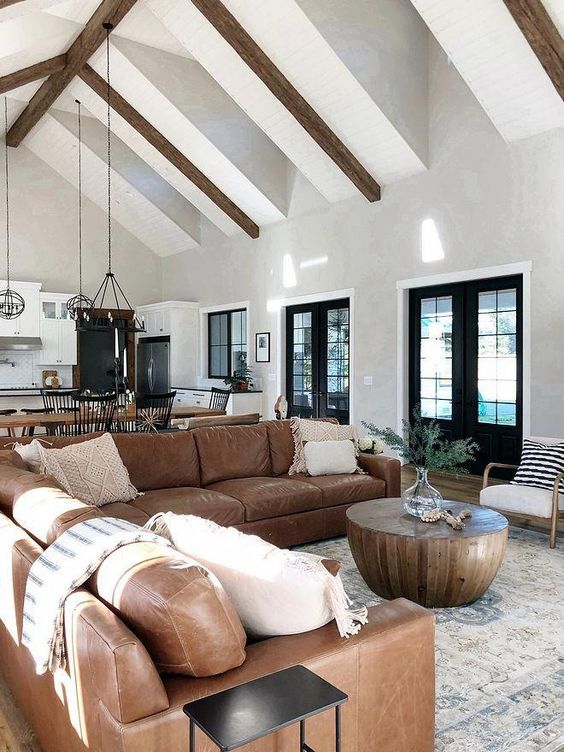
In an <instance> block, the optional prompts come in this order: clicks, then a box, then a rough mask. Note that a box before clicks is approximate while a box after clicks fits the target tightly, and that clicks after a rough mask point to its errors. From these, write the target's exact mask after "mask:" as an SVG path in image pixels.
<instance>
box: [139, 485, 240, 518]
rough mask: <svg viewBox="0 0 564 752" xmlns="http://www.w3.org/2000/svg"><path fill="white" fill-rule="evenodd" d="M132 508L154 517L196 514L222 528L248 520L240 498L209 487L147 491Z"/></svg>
mask: <svg viewBox="0 0 564 752" xmlns="http://www.w3.org/2000/svg"><path fill="white" fill-rule="evenodd" d="M128 506H130V507H135V508H136V510H137V511H138V512H143V513H144V514H146V515H148V517H152V516H153V515H154V514H157V512H174V513H175V514H195V515H196V516H197V517H206V518H207V519H209V520H213V522H217V524H218V525H239V524H240V523H241V522H244V520H245V512H244V509H243V507H242V505H241V503H240V502H239V501H237V499H234V498H232V497H231V496H226V495H225V494H223V493H218V492H217V491H212V490H210V489H209V488H163V489H160V490H159V491H147V493H145V495H144V496H138V497H137V498H136V499H135V501H132V502H131V503H130V504H129V505H128Z"/></svg>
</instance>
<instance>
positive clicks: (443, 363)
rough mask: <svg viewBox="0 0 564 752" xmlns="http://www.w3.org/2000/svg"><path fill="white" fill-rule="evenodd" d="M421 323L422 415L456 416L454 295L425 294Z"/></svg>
mask: <svg viewBox="0 0 564 752" xmlns="http://www.w3.org/2000/svg"><path fill="white" fill-rule="evenodd" d="M420 324H421V339H420V363H419V365H420V371H421V384H420V402H421V415H422V416H423V417H424V418H439V419H441V420H452V295H443V296H441V297H434V298H424V299H423V300H422V301H421V309H420Z"/></svg>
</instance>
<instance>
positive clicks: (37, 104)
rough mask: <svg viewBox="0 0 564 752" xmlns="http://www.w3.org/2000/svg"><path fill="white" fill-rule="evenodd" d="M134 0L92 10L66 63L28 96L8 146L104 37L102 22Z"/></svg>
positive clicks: (109, 1) (118, 16) (105, 0)
mask: <svg viewBox="0 0 564 752" xmlns="http://www.w3.org/2000/svg"><path fill="white" fill-rule="evenodd" d="M135 2H136V0H102V2H101V3H100V5H99V6H98V7H97V8H96V10H95V11H94V14H93V15H92V17H91V18H90V20H89V21H88V23H87V24H86V26H85V27H84V29H83V30H82V32H81V33H80V34H79V36H78V37H77V38H76V39H75V41H74V42H73V43H72V44H71V46H70V47H69V49H68V51H67V53H66V57H67V64H66V66H65V67H64V68H63V69H62V70H60V71H58V72H57V73H53V74H52V75H51V76H49V78H48V79H47V80H46V81H44V82H43V84H42V85H41V86H40V87H39V89H38V90H37V92H36V93H35V94H34V95H33V97H32V98H31V100H30V102H29V104H28V105H27V107H26V108H25V110H24V111H23V112H22V114H21V115H20V116H19V118H18V119H17V120H16V122H15V123H14V124H13V125H12V127H11V128H10V130H9V131H8V136H7V139H6V140H7V142H8V145H9V146H19V145H20V144H21V142H22V140H23V139H24V138H25V136H26V135H27V134H28V133H29V131H30V130H31V129H32V128H33V126H34V125H36V124H37V123H38V122H39V121H40V120H41V118H42V117H43V115H44V114H45V113H46V112H47V110H48V109H49V107H51V105H52V104H53V103H54V102H55V100H56V99H57V97H58V96H59V95H60V94H62V92H63V91H64V89H65V88H66V87H67V86H68V84H69V83H70V82H71V81H72V79H73V78H74V77H75V76H76V75H77V74H78V73H79V72H80V71H81V69H82V68H83V67H84V65H85V64H86V63H87V61H88V60H89V58H90V57H91V56H92V55H93V54H94V52H95V51H96V50H97V49H98V47H100V45H101V44H102V43H103V42H104V40H105V38H106V31H105V29H104V28H103V27H102V24H104V23H106V22H109V23H112V24H113V25H114V26H117V24H118V23H119V22H120V21H121V20H122V18H123V17H124V16H125V15H126V13H127V12H128V11H129V10H130V9H131V8H132V7H133V6H134V5H135Z"/></svg>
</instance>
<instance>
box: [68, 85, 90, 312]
mask: <svg viewBox="0 0 564 752" xmlns="http://www.w3.org/2000/svg"><path fill="white" fill-rule="evenodd" d="M75 101H76V105H77V125H78V294H77V295H73V296H72V298H69V299H68V300H67V310H68V312H69V316H70V318H71V319H74V320H75V321H76V320H77V319H78V318H79V316H81V315H82V316H85V315H86V311H87V310H88V309H89V308H91V307H92V301H91V300H90V298H89V297H88V296H87V295H84V293H83V292H82V119H81V113H80V102H79V101H78V99H76V100H75Z"/></svg>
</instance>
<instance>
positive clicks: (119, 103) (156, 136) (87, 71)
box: [79, 65, 259, 238]
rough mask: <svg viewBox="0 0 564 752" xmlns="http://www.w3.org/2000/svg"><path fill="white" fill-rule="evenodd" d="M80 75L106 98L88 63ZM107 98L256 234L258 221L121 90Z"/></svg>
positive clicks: (174, 162)
mask: <svg viewBox="0 0 564 752" xmlns="http://www.w3.org/2000/svg"><path fill="white" fill-rule="evenodd" d="M79 76H80V78H81V79H82V80H83V81H84V82H85V83H86V84H88V86H90V87H91V89H93V90H94V91H95V92H96V94H98V95H99V96H100V97H102V99H105V98H106V93H107V83H106V81H105V80H104V79H103V78H102V77H101V76H100V75H98V73H96V71H95V70H94V69H93V68H91V67H90V66H89V65H85V66H84V68H83V69H82V70H81V71H80V72H79ZM110 102H111V105H112V107H113V109H114V110H115V111H116V112H117V113H118V115H121V117H122V118H123V119H124V120H126V121H127V122H128V123H129V125H131V126H132V127H133V128H135V130H136V131H137V132H138V133H140V134H141V135H142V136H143V138H145V139H146V140H147V141H148V142H149V143H150V144H151V146H153V147H154V148H155V149H156V150H157V151H158V152H160V153H161V154H162V155H163V157H165V158H166V159H168V161H169V162H170V163H171V164H172V165H174V167H176V168H177V169H178V170H179V171H180V172H181V173H182V174H183V175H184V176H185V177H187V178H188V180H190V181H192V183H194V185H196V186H197V187H198V188H199V189H200V190H201V191H202V193H205V195H206V196H207V197H208V198H210V199H211V200H212V201H213V202H214V203H215V204H216V205H217V206H218V207H219V208H220V209H221V210H222V211H224V212H225V214H227V216H228V217H230V218H231V219H232V220H233V221H234V222H236V223H237V224H238V225H239V227H241V228H242V229H243V230H244V231H245V232H246V233H247V234H248V235H250V236H251V238H258V236H259V228H258V225H257V224H256V223H255V222H253V220H252V219H250V217H248V216H247V215H246V214H245V212H243V211H242V210H241V209H240V208H239V207H238V206H237V205H236V204H234V203H233V201H232V200H231V199H230V198H229V197H228V196H226V195H225V193H223V191H221V190H220V189H219V188H218V187H217V186H216V185H215V184H214V183H212V181H211V180H210V179H209V178H207V177H206V176H205V175H204V173H203V172H202V171H201V170H199V169H198V168H197V167H196V165H194V164H193V163H192V162H191V161H190V160H189V159H188V158H187V157H185V156H184V154H182V152H180V151H179V150H178V149H177V148H176V146H174V144H171V142H170V141H168V139H166V138H165V137H164V136H163V135H162V133H160V132H159V131H158V130H157V129H156V128H155V127H154V126H153V125H151V123H149V121H148V120H146V119H145V118H144V117H143V115H141V113H140V112H138V111H137V110H136V109H135V108H134V107H132V106H131V105H130V104H129V102H127V101H126V100H125V99H124V98H123V97H122V96H121V94H119V93H118V92H117V91H115V89H111V93H110Z"/></svg>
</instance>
